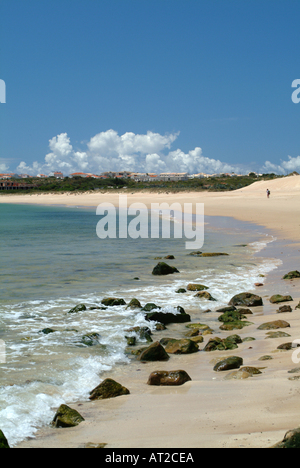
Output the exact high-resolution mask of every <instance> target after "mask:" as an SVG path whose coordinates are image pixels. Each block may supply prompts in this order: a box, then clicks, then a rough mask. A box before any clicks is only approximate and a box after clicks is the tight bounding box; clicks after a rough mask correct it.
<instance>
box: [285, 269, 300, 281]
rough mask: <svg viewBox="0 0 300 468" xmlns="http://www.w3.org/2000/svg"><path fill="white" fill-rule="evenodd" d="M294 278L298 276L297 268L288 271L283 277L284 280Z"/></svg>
mask: <svg viewBox="0 0 300 468" xmlns="http://www.w3.org/2000/svg"><path fill="white" fill-rule="evenodd" d="M295 278H300V272H299V271H297V270H295V271H290V272H289V273H288V274H287V275H284V277H283V279H284V280H291V279H295Z"/></svg>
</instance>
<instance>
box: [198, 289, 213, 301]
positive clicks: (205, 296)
mask: <svg viewBox="0 0 300 468" xmlns="http://www.w3.org/2000/svg"><path fill="white" fill-rule="evenodd" d="M194 297H197V299H206V300H207V301H214V302H216V301H217V299H215V298H214V297H212V295H211V294H210V293H209V292H207V291H202V292H198V293H197V294H196V295H195V296H194Z"/></svg>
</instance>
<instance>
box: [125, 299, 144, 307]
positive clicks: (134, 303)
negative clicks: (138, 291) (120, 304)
mask: <svg viewBox="0 0 300 468" xmlns="http://www.w3.org/2000/svg"><path fill="white" fill-rule="evenodd" d="M141 308H142V306H141V303H140V301H139V300H138V299H136V298H134V299H131V301H130V302H129V304H128V306H127V307H126V309H141Z"/></svg>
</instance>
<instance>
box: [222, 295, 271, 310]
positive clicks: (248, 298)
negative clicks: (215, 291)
mask: <svg viewBox="0 0 300 468" xmlns="http://www.w3.org/2000/svg"><path fill="white" fill-rule="evenodd" d="M229 305H233V306H247V307H258V306H262V305H263V300H262V298H261V297H260V296H257V295H256V294H252V293H241V294H237V295H236V296H234V297H233V298H232V299H231V300H230V302H229Z"/></svg>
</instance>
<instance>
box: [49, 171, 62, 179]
mask: <svg viewBox="0 0 300 468" xmlns="http://www.w3.org/2000/svg"><path fill="white" fill-rule="evenodd" d="M48 177H55V178H56V179H63V178H64V175H63V173H62V172H50V174H49V176H48Z"/></svg>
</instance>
